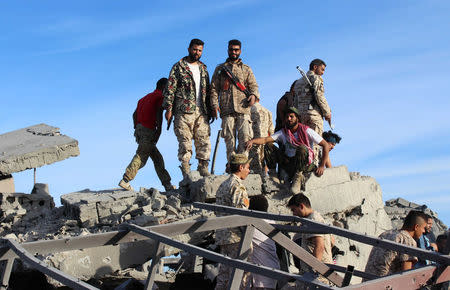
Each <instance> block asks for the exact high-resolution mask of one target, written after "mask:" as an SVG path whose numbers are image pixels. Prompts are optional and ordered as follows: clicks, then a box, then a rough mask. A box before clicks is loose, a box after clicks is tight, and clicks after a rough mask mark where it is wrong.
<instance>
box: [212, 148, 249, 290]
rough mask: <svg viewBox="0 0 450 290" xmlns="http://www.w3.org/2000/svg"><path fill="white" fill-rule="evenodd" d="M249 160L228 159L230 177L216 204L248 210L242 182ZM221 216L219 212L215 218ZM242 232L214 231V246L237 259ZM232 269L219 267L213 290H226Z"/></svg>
mask: <svg viewBox="0 0 450 290" xmlns="http://www.w3.org/2000/svg"><path fill="white" fill-rule="evenodd" d="M250 161H251V160H250V159H248V158H247V156H246V155H245V154H235V153H233V154H232V155H231V157H230V172H231V174H230V176H229V177H228V179H227V180H225V181H224V182H223V183H222V184H221V185H220V186H219V189H218V190H217V193H216V204H218V205H226V206H233V207H236V208H248V206H249V199H248V194H247V189H246V188H245V186H244V184H243V183H242V180H244V179H245V178H247V176H248V174H249V173H250ZM221 215H223V214H222V213H220V212H217V213H216V216H221ZM241 237H242V231H241V229H240V228H229V229H220V230H216V244H217V245H219V246H220V252H221V253H222V254H223V255H226V256H229V257H231V258H233V259H235V258H237V257H238V253H239V242H240V241H241ZM232 269H233V268H232V267H229V266H227V265H224V264H220V266H219V274H218V275H217V284H216V288H215V289H228V287H227V286H228V285H227V284H228V281H230V276H231V272H232ZM247 277H248V274H244V278H243V283H244V284H245V283H246V282H245V281H246V280H247Z"/></svg>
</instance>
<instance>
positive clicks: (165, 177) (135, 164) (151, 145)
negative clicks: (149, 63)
mask: <svg viewBox="0 0 450 290" xmlns="http://www.w3.org/2000/svg"><path fill="white" fill-rule="evenodd" d="M166 84H167V79H166V78H162V79H160V80H159V81H158V82H157V84H156V90H155V91H154V92H152V93H150V94H147V95H146V96H145V97H143V98H142V99H140V100H139V102H138V105H137V108H136V110H135V111H134V113H133V123H134V129H135V130H134V136H135V137H136V142H137V143H138V144H139V146H138V148H137V150H136V154H135V155H134V157H133V159H132V160H131V162H130V164H129V165H128V167H127V169H126V171H125V173H124V175H123V178H122V180H121V181H120V182H119V186H120V187H122V188H124V189H126V190H131V191H132V190H133V188H132V187H131V185H130V183H129V182H130V181H131V180H133V179H134V177H136V174H137V173H138V170H139V169H141V168H142V167H144V166H145V164H146V163H147V160H148V158H149V157H151V158H152V161H153V164H154V165H155V170H156V174H157V175H158V177H159V180H161V183H162V184H163V186H164V188H165V190H166V191H168V190H171V189H174V188H175V187H174V186H173V185H172V184H171V183H170V175H169V173H168V172H167V170H166V169H165V167H164V159H163V157H162V155H161V153H159V150H158V148H156V143H157V142H158V139H159V136H160V135H161V126H162V108H161V103H162V100H163V96H162V90H163V89H164V87H165V86H166Z"/></svg>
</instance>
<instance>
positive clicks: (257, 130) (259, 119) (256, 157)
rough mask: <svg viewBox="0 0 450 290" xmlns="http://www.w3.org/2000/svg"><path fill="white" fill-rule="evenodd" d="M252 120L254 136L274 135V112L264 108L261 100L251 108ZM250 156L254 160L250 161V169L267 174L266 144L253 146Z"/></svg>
mask: <svg viewBox="0 0 450 290" xmlns="http://www.w3.org/2000/svg"><path fill="white" fill-rule="evenodd" d="M251 120H252V129H253V138H259V137H267V136H270V135H273V133H274V128H273V121H272V113H271V112H270V111H269V110H267V109H266V108H264V107H263V106H262V105H261V104H260V103H259V100H257V101H256V103H255V104H254V105H253V106H252V108H251ZM249 154H250V157H251V158H252V162H251V163H250V170H253V172H255V173H260V174H261V175H263V176H264V175H265V173H266V166H265V162H264V145H256V146H253V147H252V149H251V150H250V153H249Z"/></svg>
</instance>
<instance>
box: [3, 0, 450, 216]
mask: <svg viewBox="0 0 450 290" xmlns="http://www.w3.org/2000/svg"><path fill="white" fill-rule="evenodd" d="M194 3H195V4H194ZM274 3H276V4H274ZM448 15H450V4H449V3H448V2H447V1H320V2H317V1H278V2H274V1H252V0H249V1H227V2H225V1H205V2H188V1H132V2H129V1H127V2H125V1H72V2H69V1H38V2H37V1H31V2H27V3H26V4H25V3H23V2H17V1H1V2H0V27H1V33H0V63H1V66H0V76H1V77H0V96H1V108H2V110H1V111H2V114H1V116H0V133H5V132H8V131H12V130H16V129H19V128H23V127H27V126H30V125H34V124H38V123H47V124H49V125H54V126H57V127H60V128H61V131H62V133H63V134H67V135H69V136H71V137H74V138H76V139H77V140H78V141H79V146H80V151H81V155H80V156H79V157H77V158H71V159H68V160H65V161H62V162H59V163H56V164H53V165H51V166H45V167H42V168H39V169H38V170H37V178H38V181H39V182H44V183H49V185H50V191H51V193H52V195H53V196H54V197H55V200H56V201H57V202H59V201H58V200H59V196H60V195H61V194H65V193H69V192H74V191H78V190H81V189H85V188H90V189H92V190H100V189H105V188H112V187H115V186H117V183H118V181H119V180H120V178H121V176H122V174H123V171H124V169H125V167H126V166H127V165H128V163H129V161H130V160H131V158H132V156H133V154H134V151H135V149H136V144H135V142H134V137H133V128H132V120H131V114H132V113H133V111H134V109H135V106H136V103H137V101H138V99H139V98H141V97H142V96H144V95H145V94H146V93H148V92H151V91H153V89H154V86H155V83H156V81H157V80H158V79H159V78H160V77H164V76H165V77H167V76H168V74H169V71H170V68H171V66H172V65H173V64H174V63H175V62H176V61H178V60H179V59H180V58H181V57H183V56H184V55H186V53H187V46H188V43H189V41H190V39H192V38H200V39H202V40H204V41H205V47H204V53H203V56H202V61H204V62H205V63H206V65H207V66H208V68H209V71H210V73H211V74H212V72H213V70H214V68H215V66H216V65H217V64H218V63H220V62H223V61H224V60H225V58H226V45H227V41H228V40H230V39H232V38H238V39H240V40H241V41H242V42H243V47H242V55H241V56H242V58H243V60H244V62H245V63H247V64H249V65H250V66H251V67H252V69H253V71H254V73H255V76H256V79H257V81H258V83H259V86H260V92H261V104H262V105H264V106H266V107H267V108H269V109H271V110H272V111H274V108H275V105H276V102H277V100H278V98H279V97H281V96H282V94H283V93H284V91H286V90H288V88H289V86H290V84H291V83H292V81H293V80H295V79H296V78H299V74H298V72H297V71H296V69H295V67H296V66H297V65H300V66H302V67H304V68H306V67H307V66H308V64H309V62H310V61H311V60H312V59H313V58H321V59H324V60H325V62H326V63H327V64H328V66H327V70H326V72H325V75H324V79H325V90H326V92H325V95H326V97H327V99H328V102H329V104H330V106H331V108H332V114H333V119H334V121H333V122H334V123H335V125H336V128H335V131H336V132H338V133H340V134H341V135H342V136H343V140H342V142H341V144H339V145H338V146H337V147H336V149H335V150H334V151H333V152H332V162H333V164H334V165H339V164H346V165H347V166H348V168H349V170H350V171H359V172H361V174H363V175H370V176H373V177H375V178H376V179H377V181H378V182H379V183H380V185H381V187H382V189H383V196H384V199H385V200H387V199H390V198H394V197H403V198H406V199H408V200H411V201H414V202H417V203H420V204H423V203H425V204H427V205H429V207H430V208H432V209H433V210H435V211H437V213H438V215H439V217H440V218H441V219H443V220H444V222H445V223H446V224H450V211H449V208H450V194H449V192H450V182H449V180H450V150H449V149H448V148H449V147H450V122H449V121H448V115H449V114H448V110H449V109H450V100H449V95H450V94H449V91H450V81H449V80H450V71H449V69H448V67H449V65H450V35H449V34H450V33H449V30H450V22H449V21H448ZM219 123H220V121H216V122H215V123H214V124H213V126H212V135H211V141H212V142H213V143H214V141H215V138H216V135H217V130H218V129H219V125H220V124H219ZM325 129H327V127H326V128H325ZM213 145H214V144H213ZM159 148H160V151H161V152H162V154H163V156H164V158H165V161H166V164H167V167H168V170H169V172H170V174H171V175H172V178H173V180H174V182H175V183H177V182H178V181H179V180H180V178H181V173H180V171H179V168H178V164H179V162H178V160H177V157H176V152H177V141H176V138H175V136H174V134H173V131H172V130H170V131H164V132H163V135H162V136H161V139H160V142H159ZM224 155H225V146H224V143H223V141H221V143H220V147H219V152H218V156H219V159H218V161H217V164H216V168H217V171H216V172H222V171H223V169H224V166H225V159H224ZM193 161H194V162H193V163H194V164H193V166H192V167H193V168H195V167H196V160H193ZM14 177H15V181H16V189H17V191H21V192H29V191H31V187H32V181H33V176H32V171H31V170H28V171H26V172H23V173H18V174H15V175H14ZM132 184H133V186H135V187H136V188H139V186H144V187H151V186H153V187H157V188H159V189H162V187H161V185H160V182H159V180H158V179H157V176H156V174H155V172H154V169H153V167H152V164H151V162H150V163H149V164H148V166H147V167H145V168H144V169H142V170H141V171H140V172H139V174H138V176H137V178H136V179H135V180H134V181H133V182H132Z"/></svg>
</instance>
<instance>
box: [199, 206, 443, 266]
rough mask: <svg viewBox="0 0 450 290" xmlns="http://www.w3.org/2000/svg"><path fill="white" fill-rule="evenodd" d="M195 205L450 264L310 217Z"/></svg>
mask: <svg viewBox="0 0 450 290" xmlns="http://www.w3.org/2000/svg"><path fill="white" fill-rule="evenodd" d="M193 205H194V206H195V207H197V208H201V209H207V210H211V211H221V212H225V213H229V214H233V215H241V216H247V217H254V218H259V219H268V220H273V221H284V222H300V223H302V225H307V226H308V227H310V228H311V227H314V230H316V229H317V230H323V231H324V232H326V233H329V234H335V235H338V236H342V237H346V238H349V239H351V240H355V241H358V242H361V243H364V244H368V245H372V246H376V247H382V248H386V249H390V250H394V251H398V252H402V253H407V254H409V255H412V256H417V257H420V258H423V259H424V260H430V261H435V262H438V263H441V264H444V265H450V256H449V255H442V254H439V253H436V252H431V251H428V250H424V249H420V248H416V247H410V246H406V245H403V244H399V243H396V242H393V241H389V240H384V239H380V238H376V237H371V236H368V235H365V234H361V233H354V232H351V231H349V230H346V229H342V228H338V227H335V226H330V225H326V224H322V223H319V222H316V221H313V220H310V219H306V218H300V217H297V216H290V215H278V214H270V213H266V212H262V211H255V210H247V209H240V208H235V207H229V206H223V205H213V204H206V203H201V202H194V203H193Z"/></svg>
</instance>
